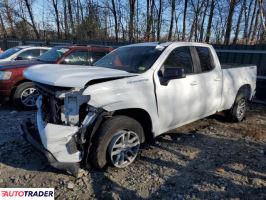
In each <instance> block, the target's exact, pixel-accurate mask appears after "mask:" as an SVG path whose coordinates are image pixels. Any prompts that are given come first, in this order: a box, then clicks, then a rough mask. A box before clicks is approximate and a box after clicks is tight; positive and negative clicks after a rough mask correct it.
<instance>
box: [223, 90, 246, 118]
mask: <svg viewBox="0 0 266 200" xmlns="http://www.w3.org/2000/svg"><path fill="white" fill-rule="evenodd" d="M247 103H248V101H247V95H246V94H245V93H244V92H239V93H238V95H237V97H236V100H235V102H234V104H233V106H232V108H231V109H230V110H227V111H226V116H227V118H228V119H229V120H230V121H232V122H241V121H242V120H243V119H244V118H245V116H246V111H247ZM243 106H244V107H243ZM240 107H243V108H242V109H241V110H242V111H241V114H240V112H239V110H238V109H240Z"/></svg>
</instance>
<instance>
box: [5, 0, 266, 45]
mask: <svg viewBox="0 0 266 200" xmlns="http://www.w3.org/2000/svg"><path fill="white" fill-rule="evenodd" d="M0 38H19V39H23V38H27V39H63V40H64V39H79V40H108V41H116V42H119V41H123V42H124V41H129V42H142V41H196V42H211V43H216V44H231V43H233V44H261V43H265V42H266V2H265V0H1V1H0Z"/></svg>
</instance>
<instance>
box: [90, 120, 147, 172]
mask: <svg viewBox="0 0 266 200" xmlns="http://www.w3.org/2000/svg"><path fill="white" fill-rule="evenodd" d="M119 130H130V131H133V132H135V133H136V134H137V135H138V137H139V140H140V143H144V141H145V136H144V131H143V128H142V126H141V125H140V123H139V122H138V121H136V120H135V119H133V118H130V117H127V116H115V117H113V118H110V119H108V120H107V121H105V122H104V123H103V124H102V125H101V127H100V128H99V131H98V132H97V135H96V136H95V138H93V143H92V147H91V150H90V162H91V164H92V165H93V167H95V168H97V169H103V168H105V167H107V166H110V165H111V166H112V164H111V162H110V157H109V156H108V146H109V144H110V142H111V141H112V139H113V137H114V136H115V134H116V133H117V132H118V131H119Z"/></svg>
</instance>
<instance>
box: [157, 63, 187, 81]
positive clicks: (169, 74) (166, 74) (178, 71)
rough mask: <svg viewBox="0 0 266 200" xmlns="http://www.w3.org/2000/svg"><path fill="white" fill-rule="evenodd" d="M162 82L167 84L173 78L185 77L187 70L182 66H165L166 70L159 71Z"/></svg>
mask: <svg viewBox="0 0 266 200" xmlns="http://www.w3.org/2000/svg"><path fill="white" fill-rule="evenodd" d="M158 75H159V77H160V80H161V84H162V85H167V84H168V82H169V81H170V80H172V79H180V78H185V77H186V74H185V70H184V68H182V67H175V68H173V67H167V66H165V67H164V71H161V70H160V71H159V73H158Z"/></svg>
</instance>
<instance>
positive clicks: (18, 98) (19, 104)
mask: <svg viewBox="0 0 266 200" xmlns="http://www.w3.org/2000/svg"><path fill="white" fill-rule="evenodd" d="M29 89H35V90H36V87H35V86H34V84H33V83H31V82H24V83H21V84H20V85H18V86H17V87H16V89H15V91H14V94H13V96H12V100H13V103H14V105H15V106H16V108H17V109H22V110H34V109H36V106H35V105H32V106H30V105H27V103H23V101H22V94H23V92H24V93H25V92H27V91H28V90H29ZM36 95H37V94H36ZM36 95H35V94H34V97H35V96H36ZM36 98H37V96H36ZM31 102H32V101H31ZM28 104H30V103H28ZM32 104H33V102H32Z"/></svg>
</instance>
